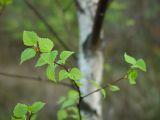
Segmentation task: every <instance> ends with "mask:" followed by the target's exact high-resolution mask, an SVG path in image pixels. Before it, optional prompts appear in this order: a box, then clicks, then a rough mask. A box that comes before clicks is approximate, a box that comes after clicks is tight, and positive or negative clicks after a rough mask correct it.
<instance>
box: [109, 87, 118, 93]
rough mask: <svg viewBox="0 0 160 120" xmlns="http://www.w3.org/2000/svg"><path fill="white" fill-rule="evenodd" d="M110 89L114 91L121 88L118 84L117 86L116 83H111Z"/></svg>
mask: <svg viewBox="0 0 160 120" xmlns="http://www.w3.org/2000/svg"><path fill="white" fill-rule="evenodd" d="M109 89H110V91H112V92H116V91H119V90H120V88H119V87H118V86H116V85H110V86H109Z"/></svg>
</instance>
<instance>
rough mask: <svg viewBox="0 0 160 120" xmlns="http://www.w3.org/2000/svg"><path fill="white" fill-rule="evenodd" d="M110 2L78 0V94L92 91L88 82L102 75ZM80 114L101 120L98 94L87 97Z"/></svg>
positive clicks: (89, 119) (100, 105)
mask: <svg viewBox="0 0 160 120" xmlns="http://www.w3.org/2000/svg"><path fill="white" fill-rule="evenodd" d="M108 4H109V0H78V1H77V8H78V21H79V33H80V43H79V67H80V70H81V72H82V74H83V78H82V79H81V83H82V84H83V85H84V86H82V87H80V91H81V94H87V93H89V92H92V91H93V90H95V89H96V88H94V87H93V86H92V85H91V84H90V82H89V81H90V80H94V81H96V82H97V83H98V84H100V83H101V80H102V73H103V59H104V58H103V52H102V42H103V34H102V30H101V28H102V22H103V19H104V14H105V11H106V8H107V6H108ZM81 107H82V110H81V113H82V114H84V113H85V114H87V115H88V116H89V118H87V120H102V104H101V94H100V93H99V92H97V93H95V94H93V95H91V96H88V97H86V98H85V99H84V100H83V104H82V105H81Z"/></svg>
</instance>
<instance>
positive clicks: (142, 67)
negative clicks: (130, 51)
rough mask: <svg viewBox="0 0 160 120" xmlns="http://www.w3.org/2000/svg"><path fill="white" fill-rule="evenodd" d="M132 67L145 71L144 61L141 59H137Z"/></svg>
mask: <svg viewBox="0 0 160 120" xmlns="http://www.w3.org/2000/svg"><path fill="white" fill-rule="evenodd" d="M132 67H133V68H139V69H140V70H142V71H144V72H146V71H147V69H146V63H145V62H144V60H143V59H139V60H137V62H136V63H135V64H134V65H133V66H132Z"/></svg>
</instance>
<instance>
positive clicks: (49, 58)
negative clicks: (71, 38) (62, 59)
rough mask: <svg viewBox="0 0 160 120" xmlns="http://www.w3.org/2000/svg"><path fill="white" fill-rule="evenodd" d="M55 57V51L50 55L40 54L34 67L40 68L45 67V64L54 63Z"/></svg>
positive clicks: (56, 52) (56, 53)
mask: <svg viewBox="0 0 160 120" xmlns="http://www.w3.org/2000/svg"><path fill="white" fill-rule="evenodd" d="M57 55H58V51H57V50H54V51H52V52H50V53H42V54H41V55H40V58H39V59H38V61H37V64H36V67H40V66H42V65H45V64H52V63H54V61H55V59H56V57H57Z"/></svg>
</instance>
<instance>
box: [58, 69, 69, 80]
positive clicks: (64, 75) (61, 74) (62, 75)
mask: <svg viewBox="0 0 160 120" xmlns="http://www.w3.org/2000/svg"><path fill="white" fill-rule="evenodd" d="M68 74H69V73H68V72H67V71H66V70H61V71H60V72H59V81H62V80H64V79H66V78H68Z"/></svg>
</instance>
